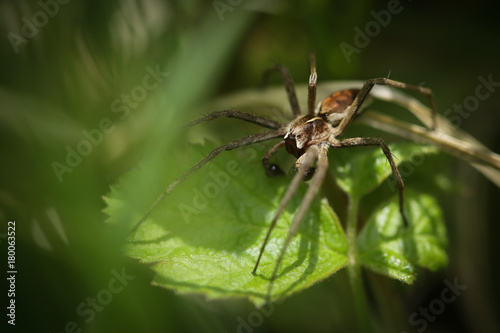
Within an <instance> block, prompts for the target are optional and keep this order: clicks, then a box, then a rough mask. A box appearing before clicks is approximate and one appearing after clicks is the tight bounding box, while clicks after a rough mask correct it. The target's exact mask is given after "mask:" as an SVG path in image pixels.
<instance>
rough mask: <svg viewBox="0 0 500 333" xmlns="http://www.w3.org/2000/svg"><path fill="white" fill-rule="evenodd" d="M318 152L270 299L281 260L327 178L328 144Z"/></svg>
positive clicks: (274, 275)
mask: <svg viewBox="0 0 500 333" xmlns="http://www.w3.org/2000/svg"><path fill="white" fill-rule="evenodd" d="M316 154H317V159H318V162H317V164H318V165H317V172H316V173H315V175H314V177H313V179H312V180H311V184H310V185H309V188H308V189H307V192H306V194H305V196H304V199H303V200H302V203H301V204H300V206H299V208H298V211H297V213H296V214H295V216H294V217H293V220H292V224H291V225H290V229H289V230H288V235H287V237H286V239H285V243H284V244H283V246H282V247H281V252H280V255H279V257H278V261H277V262H276V264H275V266H274V270H273V274H272V275H271V282H270V283H269V288H268V291H267V298H268V299H269V298H270V296H271V289H272V285H273V281H274V280H275V279H276V276H277V275H278V271H279V268H280V265H281V262H282V261H283V257H284V256H285V253H286V250H287V248H288V245H289V244H290V242H291V240H292V239H293V237H294V236H295V235H296V234H297V231H298V230H299V227H300V224H301V223H302V220H303V218H304V216H305V214H306V212H307V210H308V209H309V207H310V206H311V202H312V200H313V198H314V195H315V194H316V192H317V191H318V189H319V188H320V187H321V184H322V183H323V180H324V179H325V174H326V170H327V169H328V157H327V148H326V146H321V147H319V151H318V152H316ZM309 167H310V165H305V166H304V167H302V169H305V170H307V169H308V168H309Z"/></svg>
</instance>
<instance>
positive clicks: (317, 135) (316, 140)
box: [129, 52, 435, 288]
mask: <svg viewBox="0 0 500 333" xmlns="http://www.w3.org/2000/svg"><path fill="white" fill-rule="evenodd" d="M309 60H310V71H311V74H310V77H309V86H308V101H307V106H308V113H307V114H304V115H302V114H301V111H300V107H299V103H298V100H297V96H296V93H295V87H294V83H293V80H292V77H291V75H290V72H289V70H288V69H287V68H286V67H285V66H283V65H281V64H277V65H275V66H273V67H271V68H269V69H267V70H266V71H265V72H264V79H267V78H268V76H269V75H270V74H271V73H273V72H276V71H278V72H279V73H280V74H281V77H282V80H283V82H284V85H285V88H286V92H287V95H288V100H289V103H290V106H291V109H292V112H293V116H294V119H293V120H291V121H290V122H289V123H285V124H282V123H279V122H276V121H274V120H270V119H267V118H264V117H260V116H256V115H252V114H248V113H244V112H240V111H236V110H222V111H216V112H213V113H210V114H208V115H206V116H204V117H202V118H199V119H197V120H194V121H192V122H190V123H188V124H187V126H193V125H196V124H199V123H203V122H208V121H212V120H215V119H217V118H220V117H228V118H236V119H240V120H243V121H246V122H250V123H254V124H257V125H260V126H262V127H265V128H268V129H270V131H267V132H263V133H259V134H254V135H251V136H248V137H244V138H241V139H237V140H233V141H230V142H228V143H226V144H224V145H222V146H220V147H218V148H215V149H214V150H212V151H211V152H210V153H209V154H208V155H207V156H206V157H205V158H203V159H202V160H201V161H200V162H198V163H197V164H196V165H194V166H193V167H191V168H190V169H189V170H188V171H186V172H185V173H184V174H183V175H181V176H180V177H179V178H178V179H176V180H175V181H174V182H173V183H171V184H170V185H169V186H168V187H167V188H166V189H165V190H164V192H163V193H162V194H161V195H160V196H159V197H158V198H157V199H156V201H155V202H154V203H153V205H152V206H151V207H150V208H149V210H148V211H147V212H146V214H145V215H144V216H143V217H142V218H141V219H140V220H139V221H138V222H137V223H136V225H135V226H134V227H133V228H132V229H131V231H130V232H129V234H131V233H133V232H134V231H135V230H137V228H138V227H139V226H140V225H141V224H142V222H144V220H145V219H146V218H147V217H148V216H149V214H150V213H151V212H152V211H153V210H154V208H155V207H156V206H157V205H158V204H159V203H160V202H161V201H162V200H163V198H164V197H165V196H166V195H168V194H169V193H170V192H171V191H172V190H173V189H174V188H175V187H176V186H177V185H179V184H180V183H181V182H182V181H183V180H184V179H186V178H187V177H188V176H189V175H191V174H192V173H194V172H195V171H197V170H198V169H200V168H201V167H202V166H204V165H205V164H206V163H208V162H209V161H211V160H213V159H214V158H215V157H216V156H217V155H219V154H220V153H221V152H223V151H229V150H233V149H236V148H240V147H244V146H248V145H252V144H255V143H258V142H263V141H268V140H272V139H278V138H280V139H281V140H280V142H278V143H277V144H275V145H274V146H272V147H271V148H270V149H269V150H268V151H267V152H266V153H265V154H264V156H263V157H262V165H263V167H264V169H265V172H266V174H267V175H268V176H270V177H276V176H280V175H283V174H284V172H283V170H282V169H281V168H280V167H279V166H278V165H277V164H274V163H271V162H270V158H271V157H272V156H273V155H274V154H275V153H276V152H277V151H278V150H280V149H282V148H285V149H286V150H287V152H288V153H290V154H292V155H293V156H294V157H295V158H296V159H297V161H296V163H295V170H296V174H295V176H294V177H293V179H292V181H291V183H290V185H289V186H288V188H287V190H286V192H285V194H284V197H283V199H282V200H281V202H280V204H279V206H278V209H277V211H276V213H275V215H274V217H273V219H272V221H271V224H270V225H269V228H268V231H267V234H266V237H265V239H264V242H263V243H262V246H261V248H260V252H259V255H258V257H257V260H256V262H255V266H254V268H253V270H252V273H253V274H256V272H257V269H258V267H259V263H260V260H261V257H262V254H263V253H264V251H265V248H266V245H267V243H268V241H269V237H270V235H271V232H272V231H273V229H274V227H275V226H276V223H277V221H278V219H279V217H280V216H281V214H282V212H283V210H284V209H285V207H286V206H287V204H288V203H289V202H290V200H291V198H292V196H293V195H294V193H295V192H296V190H297V189H298V187H299V184H300V182H301V181H303V180H310V185H309V188H308V189H307V191H306V194H305V195H304V198H303V200H302V202H301V204H300V206H299V208H298V210H297V213H296V214H295V216H294V217H293V220H292V223H291V225H290V228H289V232H288V235H287V238H286V239H285V242H284V244H283V246H282V248H281V252H280V254H279V257H278V260H277V262H276V264H275V266H274V270H273V273H272V276H271V280H270V281H271V283H272V281H273V280H274V279H275V278H276V276H277V273H278V271H279V268H280V264H281V262H282V260H283V257H284V255H285V253H286V250H287V247H288V245H289V243H290V241H291V240H292V239H293V237H294V236H295V235H296V233H297V231H298V228H299V226H300V223H301V221H302V219H303V218H304V215H305V213H306V212H307V210H308V208H309V206H310V205H311V202H312V200H313V198H314V196H315V194H316V192H317V191H318V189H319V188H320V186H321V184H322V182H323V180H324V178H325V174H326V171H327V169H328V158H327V152H328V150H329V149H336V148H348V147H358V146H378V147H380V148H381V149H382V152H383V153H384V154H385V156H386V158H387V160H388V161H389V164H390V167H391V169H392V173H393V174H394V177H395V179H396V182H397V186H398V190H399V211H400V214H401V218H402V220H403V222H404V225H405V226H407V225H408V220H407V218H406V216H405V212H404V195H403V194H404V192H403V188H404V185H403V179H402V178H401V175H400V173H399V170H398V167H397V165H396V163H395V162H394V158H393V156H392V154H391V150H390V149H389V147H388V146H387V144H386V143H385V142H384V140H382V139H381V138H378V137H357V138H346V139H339V137H340V136H342V134H343V133H344V132H345V130H346V128H347V127H348V126H349V124H350V123H351V121H352V120H353V119H354V117H355V116H356V114H357V113H359V111H360V108H361V106H362V105H363V102H364V101H365V99H366V98H367V96H368V95H369V93H370V91H371V89H372V88H373V87H374V85H387V86H391V87H396V88H401V89H407V90H410V91H414V92H418V93H421V94H423V95H426V96H427V97H428V98H429V102H430V105H431V109H432V114H433V122H432V123H433V126H431V127H434V124H435V119H434V118H435V108H434V97H433V94H432V91H431V90H430V89H428V88H424V87H420V86H413V85H409V84H406V83H402V82H398V81H394V80H390V79H389V78H375V79H370V80H367V81H366V82H365V83H364V85H363V86H362V88H361V89H345V90H341V91H337V92H334V93H332V94H330V95H329V96H327V97H326V98H325V99H324V100H323V101H321V102H320V103H318V105H315V104H316V82H317V73H316V60H315V54H314V52H311V53H310V55H309ZM269 288H271V287H269Z"/></svg>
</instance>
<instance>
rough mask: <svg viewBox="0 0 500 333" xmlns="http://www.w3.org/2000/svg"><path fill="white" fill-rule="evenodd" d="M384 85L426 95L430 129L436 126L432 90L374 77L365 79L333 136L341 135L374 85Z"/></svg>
mask: <svg viewBox="0 0 500 333" xmlns="http://www.w3.org/2000/svg"><path fill="white" fill-rule="evenodd" d="M376 84H378V85H385V86H390V87H395V88H401V89H406V90H410V91H414V92H418V93H421V94H423V95H426V96H427V97H428V98H429V103H430V106H431V110H432V129H435V127H436V109H435V105H434V95H433V94H432V90H430V89H429V88H425V87H419V86H413V85H411V84H407V83H403V82H399V81H394V80H390V79H387V78H376V79H370V80H367V81H366V82H365V83H364V84H363V87H362V88H361V90H360V91H359V93H358V94H357V96H356V98H355V99H354V101H353V102H352V104H351V105H350V106H349V107H348V109H347V112H346V115H345V117H344V119H342V121H341V122H340V124H339V125H338V126H337V127H336V132H335V136H339V135H342V134H343V133H344V131H345V129H346V128H347V126H348V125H349V124H350V123H351V121H352V120H353V119H354V116H355V115H356V113H357V112H358V111H359V108H360V107H361V105H362V104H363V102H364V101H365V99H366V97H367V96H368V94H369V93H370V91H371V90H372V88H373V86H374V85H376Z"/></svg>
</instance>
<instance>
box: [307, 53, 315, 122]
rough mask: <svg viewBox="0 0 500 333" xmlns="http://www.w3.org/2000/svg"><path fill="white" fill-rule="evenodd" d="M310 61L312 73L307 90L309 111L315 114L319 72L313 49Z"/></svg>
mask: <svg viewBox="0 0 500 333" xmlns="http://www.w3.org/2000/svg"><path fill="white" fill-rule="evenodd" d="M309 62H310V64H311V75H310V76H309V86H308V90H307V112H308V114H310V115H313V114H314V108H315V104H316V82H317V81H318V74H317V73H316V56H315V54H314V52H313V51H311V52H309Z"/></svg>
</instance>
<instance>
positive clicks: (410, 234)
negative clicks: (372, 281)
mask: <svg viewBox="0 0 500 333" xmlns="http://www.w3.org/2000/svg"><path fill="white" fill-rule="evenodd" d="M405 212H406V214H407V216H408V218H409V226H408V227H405V226H404V225H403V222H402V218H401V214H400V212H399V203H398V200H397V196H395V197H394V198H393V200H391V201H390V202H389V203H387V204H385V205H383V206H381V207H379V208H378V209H377V210H376V211H375V212H374V213H373V214H372V216H371V217H370V218H369V220H368V222H367V224H366V225H365V227H364V228H363V230H362V231H361V233H360V234H359V236H358V244H359V252H358V255H359V259H360V261H361V263H362V264H363V265H365V266H366V267H368V268H370V269H372V270H374V271H376V272H379V273H381V274H383V275H387V276H389V277H392V278H395V279H398V280H401V281H403V282H406V283H412V282H413V280H414V278H415V270H416V266H420V267H423V268H427V269H430V270H438V269H440V268H442V267H445V266H446V264H447V263H448V257H447V255H446V251H445V248H446V245H447V242H448V241H447V237H446V227H445V224H444V221H443V218H442V213H441V210H440V208H439V206H438V204H437V202H436V200H435V199H434V198H433V197H431V196H429V195H427V194H421V193H417V192H414V191H411V190H406V191H405Z"/></svg>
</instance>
